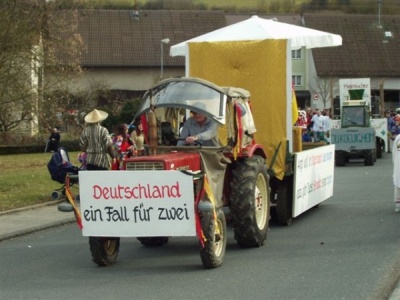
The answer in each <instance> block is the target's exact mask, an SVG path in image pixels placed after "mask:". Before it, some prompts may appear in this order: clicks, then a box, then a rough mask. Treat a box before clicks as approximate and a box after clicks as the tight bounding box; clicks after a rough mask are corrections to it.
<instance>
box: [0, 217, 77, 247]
mask: <svg viewBox="0 0 400 300" xmlns="http://www.w3.org/2000/svg"><path fill="white" fill-rule="evenodd" d="M74 222H76V219H75V217H71V219H68V220H62V221H55V222H52V223H48V224H45V225H40V226H36V227H32V228H29V229H24V230H20V231H15V232H12V233H7V234H3V235H0V242H2V241H5V240H9V239H12V238H16V237H19V236H23V235H26V234H30V233H33V232H37V231H41V230H44V229H48V228H52V227H58V226H61V225H66V224H71V223H74Z"/></svg>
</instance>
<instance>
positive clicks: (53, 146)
mask: <svg viewBox="0 0 400 300" xmlns="http://www.w3.org/2000/svg"><path fill="white" fill-rule="evenodd" d="M60 139H61V136H60V132H59V131H58V128H57V127H54V128H53V129H52V130H51V134H50V137H49V141H48V147H47V151H50V152H56V151H57V150H58V147H59V146H60Z"/></svg>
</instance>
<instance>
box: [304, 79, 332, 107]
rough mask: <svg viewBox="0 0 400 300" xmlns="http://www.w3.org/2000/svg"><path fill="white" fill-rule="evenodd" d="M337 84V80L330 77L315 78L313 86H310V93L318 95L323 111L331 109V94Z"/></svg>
mask: <svg viewBox="0 0 400 300" xmlns="http://www.w3.org/2000/svg"><path fill="white" fill-rule="evenodd" d="M337 82H338V80H337V79H334V78H330V77H316V78H315V79H314V85H313V86H311V93H312V94H315V93H316V94H318V95H319V97H320V99H321V100H322V104H323V108H324V109H325V108H329V107H331V99H332V97H333V95H332V93H333V91H334V90H336V89H337ZM327 104H329V105H327ZM327 106H328V107H327Z"/></svg>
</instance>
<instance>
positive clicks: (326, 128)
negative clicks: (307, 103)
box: [322, 110, 331, 144]
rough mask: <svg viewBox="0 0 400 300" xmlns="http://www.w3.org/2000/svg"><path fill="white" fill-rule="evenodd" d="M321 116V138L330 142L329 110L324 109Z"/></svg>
mask: <svg viewBox="0 0 400 300" xmlns="http://www.w3.org/2000/svg"><path fill="white" fill-rule="evenodd" d="M322 117H323V121H322V123H323V137H322V138H323V139H324V140H325V141H326V142H327V143H328V144H330V142H331V137H330V129H331V118H330V117H329V112H327V111H326V110H324V111H323V112H322Z"/></svg>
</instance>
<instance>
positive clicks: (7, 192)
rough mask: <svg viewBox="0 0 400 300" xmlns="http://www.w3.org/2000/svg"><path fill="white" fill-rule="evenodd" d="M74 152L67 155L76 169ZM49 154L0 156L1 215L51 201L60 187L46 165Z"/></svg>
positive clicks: (76, 162)
mask: <svg viewBox="0 0 400 300" xmlns="http://www.w3.org/2000/svg"><path fill="white" fill-rule="evenodd" d="M77 156H78V153H77V152H70V153H69V157H70V160H71V162H72V164H73V165H75V166H79V165H80V164H79V162H78V159H77ZM50 158H51V153H35V154H18V155H0V170H1V173H0V211H5V210H10V209H14V208H19V207H24V206H30V205H34V204H39V203H43V202H47V201H52V199H51V193H52V192H53V190H54V189H57V188H60V187H61V186H62V184H60V183H58V182H55V181H53V180H52V179H51V176H50V173H49V171H48V169H47V163H48V162H49V160H50Z"/></svg>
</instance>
